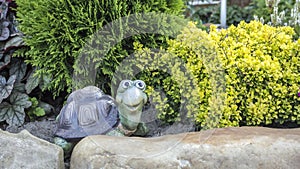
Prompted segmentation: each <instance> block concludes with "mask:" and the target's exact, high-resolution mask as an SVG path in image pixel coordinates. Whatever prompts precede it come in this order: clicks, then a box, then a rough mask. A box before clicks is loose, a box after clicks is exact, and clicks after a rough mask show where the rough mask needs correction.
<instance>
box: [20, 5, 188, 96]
mask: <svg viewBox="0 0 300 169" xmlns="http://www.w3.org/2000/svg"><path fill="white" fill-rule="evenodd" d="M16 2H17V4H18V9H17V17H18V21H19V28H20V30H21V31H22V32H23V33H24V34H25V38H24V41H25V42H26V45H28V50H27V51H25V55H26V59H27V62H28V63H30V64H32V65H33V66H35V67H37V71H36V72H37V74H38V75H39V76H49V77H51V78H52V81H51V83H50V86H48V88H49V89H52V91H53V92H54V93H55V94H58V93H59V92H60V91H63V90H66V89H67V90H68V91H69V92H70V91H71V89H72V73H73V69H74V68H73V65H74V61H75V60H76V59H77V57H78V55H79V54H80V53H81V50H82V48H83V47H84V45H85V43H86V40H87V39H88V38H90V36H91V35H93V34H94V33H95V32H96V31H98V30H100V29H101V28H102V27H103V26H104V25H106V24H107V23H110V22H111V21H114V20H116V19H117V18H121V17H124V16H128V15H130V14H134V13H141V12H163V13H169V14H174V15H179V14H181V13H182V9H183V7H184V2H183V1H182V0H171V1H170V0H159V1H156V0H150V1H139V0H109V1H104V0H95V1H85V0H56V1H52V0H35V1H31V0H16ZM119 29H120V30H119V31H122V26H120V28H119ZM136 39H141V41H142V42H143V43H145V45H146V46H150V47H155V46H157V45H161V43H164V38H162V37H161V36H157V35H138V36H135V37H132V38H129V39H125V40H123V41H122V42H120V43H119V44H118V45H117V46H115V47H114V48H112V50H111V51H110V52H109V54H108V55H107V56H106V59H105V60H104V61H103V63H102V65H101V70H99V72H98V77H99V78H100V79H101V81H99V83H100V84H98V85H99V86H101V88H102V89H104V90H105V92H110V90H109V85H108V84H110V79H111V77H112V75H113V72H114V69H115V67H116V66H117V65H118V64H119V62H120V61H121V60H122V59H123V58H124V57H125V56H127V55H128V54H130V53H131V52H132V50H133V42H134V41H135V40H136ZM157 40H158V41H157Z"/></svg>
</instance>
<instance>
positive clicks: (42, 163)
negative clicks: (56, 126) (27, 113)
mask: <svg viewBox="0 0 300 169" xmlns="http://www.w3.org/2000/svg"><path fill="white" fill-rule="evenodd" d="M63 160H64V159H63V150H62V149H61V148H60V147H58V146H56V145H54V144H51V143H49V142H47V141H44V140H42V139H39V138H37V137H35V136H33V135H31V134H30V133H29V132H28V131H26V130H23V131H21V132H20V133H18V134H12V133H9V132H7V131H2V130H0V168H1V169H48V168H49V169H50V168H51V169H63V168H64V161H63Z"/></svg>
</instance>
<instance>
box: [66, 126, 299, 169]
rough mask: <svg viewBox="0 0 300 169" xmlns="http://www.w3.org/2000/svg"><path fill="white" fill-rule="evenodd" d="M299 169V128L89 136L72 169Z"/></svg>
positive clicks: (79, 146) (75, 154) (76, 151)
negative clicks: (162, 134)
mask: <svg viewBox="0 0 300 169" xmlns="http://www.w3.org/2000/svg"><path fill="white" fill-rule="evenodd" d="M82 168H105V169H110V168H112V169H113V168H123V169H139V168H144V169H148V168H149V169H153V168H162V169H166V168H172V169H173V168H184V169H188V168H197V169H202V168H203V169H210V168H218V169H223V168H224V169H229V168H230V169H233V168H236V169H248V168H249V169H262V168H263V169H277V168H278V169H279V168H284V169H285V168H288V169H299V168H300V128H297V129H271V128H263V127H240V128H221V129H213V130H207V131H201V132H191V133H182V134H177V135H166V136H161V137H155V138H138V137H113V136H105V135H98V136H89V137H86V138H84V139H83V140H81V141H80V142H79V143H78V144H77V145H76V147H75V148H74V150H73V153H72V157H71V169H82Z"/></svg>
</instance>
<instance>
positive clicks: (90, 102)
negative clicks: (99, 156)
mask: <svg viewBox="0 0 300 169" xmlns="http://www.w3.org/2000/svg"><path fill="white" fill-rule="evenodd" d="M118 114H119V113H118V110H117V106H116V104H115V101H114V99H113V98H112V97H111V96H109V95H105V94H104V93H103V92H102V91H101V90H100V89H99V88H97V87H95V86H88V87H85V88H83V89H79V90H76V91H74V92H72V93H71V94H70V96H69V97H68V99H67V104H66V105H65V106H64V107H63V108H62V109H61V111H60V114H59V116H58V125H57V130H56V132H55V135H56V136H59V137H62V138H65V139H75V138H83V137H86V136H88V135H98V134H106V133H107V132H109V131H110V130H112V129H113V128H114V127H116V126H117V125H118V124H119V116H118Z"/></svg>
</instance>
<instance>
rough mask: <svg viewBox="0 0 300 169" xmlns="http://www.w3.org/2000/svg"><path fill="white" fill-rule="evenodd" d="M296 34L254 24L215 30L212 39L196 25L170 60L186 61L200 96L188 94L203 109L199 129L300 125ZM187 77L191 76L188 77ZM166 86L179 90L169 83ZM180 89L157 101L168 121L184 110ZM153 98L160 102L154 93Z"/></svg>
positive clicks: (198, 112)
mask: <svg viewBox="0 0 300 169" xmlns="http://www.w3.org/2000/svg"><path fill="white" fill-rule="evenodd" d="M293 34H294V32H293V29H292V28H291V27H272V26H269V25H263V24H262V23H260V22H257V21H251V22H250V23H245V22H241V23H240V24H239V25H238V26H230V27H229V28H228V29H226V30H225V29H224V30H221V31H217V30H216V28H215V27H214V26H213V27H211V31H210V33H209V34H207V33H205V32H204V31H201V30H200V29H197V28H196V26H195V25H193V24H190V25H189V27H188V28H186V29H184V30H183V32H182V34H180V35H178V37H177V38H176V39H174V40H170V41H169V42H168V45H169V47H168V50H167V53H170V54H169V57H171V55H175V56H176V57H179V58H180V59H182V60H183V61H184V62H185V65H186V68H187V71H189V72H191V74H193V78H192V79H194V80H196V82H195V83H196V84H197V87H194V89H195V90H188V91H189V92H192V93H190V94H195V95H196V96H195V98H192V99H193V101H196V103H193V104H192V105H195V104H196V105H197V104H198V106H194V107H193V108H192V109H189V112H190V114H192V115H193V116H194V118H195V121H196V122H197V123H198V125H200V126H201V127H202V128H212V127H226V126H243V125H268V124H283V123H285V122H297V123H300V113H299V110H300V105H299V103H300V98H299V97H298V96H297V93H298V90H299V86H300V78H299V73H300V72H299V71H300V66H299V65H300V59H299V52H298V51H299V49H300V40H298V41H294V40H293ZM214 49H215V50H214ZM213 51H215V52H216V53H214V52H213ZM162 61H164V60H162ZM175 69H176V68H175ZM222 76H223V77H222ZM185 77H190V76H184V75H182V78H185ZM158 79H159V78H158ZM161 79H163V77H161ZM162 82H163V83H162V84H166V85H167V86H169V87H170V86H173V84H175V86H176V83H174V81H173V83H172V82H171V81H169V80H167V78H166V79H165V81H163V80H162ZM169 82H170V83H169ZM175 82H177V81H176V80H175ZM188 84H189V83H188ZM222 84H223V85H222ZM225 87H226V88H225ZM180 89H181V86H180V85H179V86H177V88H164V90H166V91H165V93H168V97H167V98H166V99H164V100H157V106H158V107H159V108H160V109H161V108H166V107H167V108H169V110H168V111H162V112H163V113H164V114H163V117H165V118H169V117H174V112H175V114H176V111H177V110H180V109H178V108H176V105H177V106H178V105H179V104H178V103H180V101H181V100H180V99H179V98H180V97H181V95H184V94H183V93H181V92H178V91H180ZM169 90H171V91H169ZM149 95H150V96H154V97H157V94H153V93H151V91H149ZM168 98H171V99H169V100H168ZM174 98H177V101H176V99H174ZM187 98H188V97H187ZM172 102H174V103H172ZM171 105H172V106H171ZM174 105H175V107H174ZM199 106H200V107H199ZM177 117H178V116H177ZM166 120H167V121H168V120H169V119H166Z"/></svg>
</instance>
